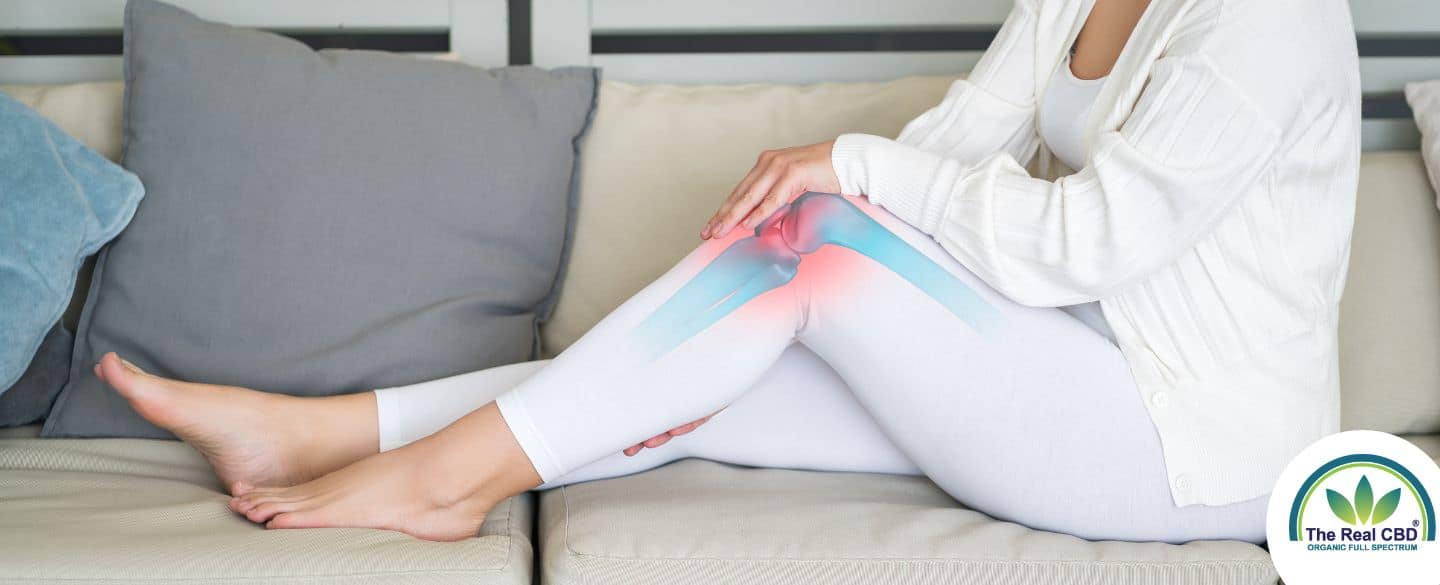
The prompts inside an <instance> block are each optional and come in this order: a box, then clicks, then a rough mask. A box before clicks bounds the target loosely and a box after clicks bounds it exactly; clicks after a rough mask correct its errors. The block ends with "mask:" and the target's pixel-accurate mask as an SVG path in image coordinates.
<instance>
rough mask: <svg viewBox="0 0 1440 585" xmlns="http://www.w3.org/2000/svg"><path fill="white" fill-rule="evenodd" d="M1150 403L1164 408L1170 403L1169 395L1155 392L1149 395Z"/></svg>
mask: <svg viewBox="0 0 1440 585" xmlns="http://www.w3.org/2000/svg"><path fill="white" fill-rule="evenodd" d="M1150 404H1153V405H1154V406H1155V408H1165V407H1166V406H1167V405H1169V404H1170V395H1169V394H1166V393H1164V392H1156V393H1154V394H1151V395H1150Z"/></svg>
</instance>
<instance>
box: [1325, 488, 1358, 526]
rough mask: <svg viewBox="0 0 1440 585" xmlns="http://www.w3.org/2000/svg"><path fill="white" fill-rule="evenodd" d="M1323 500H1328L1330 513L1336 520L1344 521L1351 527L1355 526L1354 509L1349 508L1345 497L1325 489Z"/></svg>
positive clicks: (1348, 502)
mask: <svg viewBox="0 0 1440 585" xmlns="http://www.w3.org/2000/svg"><path fill="white" fill-rule="evenodd" d="M1325 499H1327V500H1330V511H1331V512H1334V513H1335V517H1336V518H1339V519H1341V520H1344V521H1345V523H1346V524H1350V525H1352V526H1353V525H1354V524H1355V508H1352V507H1350V501H1349V500H1346V499H1345V496H1342V495H1340V492H1337V491H1335V490H1330V489H1327V490H1325Z"/></svg>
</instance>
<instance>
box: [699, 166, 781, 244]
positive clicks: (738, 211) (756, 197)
mask: <svg viewBox="0 0 1440 585" xmlns="http://www.w3.org/2000/svg"><path fill="white" fill-rule="evenodd" d="M780 179H781V177H780V176H779V173H777V172H775V171H774V170H773V169H772V170H767V171H766V172H765V173H764V174H762V175H760V178H758V179H756V180H755V184H753V185H751V186H750V190H749V191H746V192H745V194H744V195H743V196H741V198H740V200H739V201H738V202H737V203H736V204H735V205H733V206H731V207H730V209H729V211H728V212H727V213H725V214H724V215H723V216H722V217H721V218H720V221H718V222H716V223H715V229H713V230H711V232H712V234H714V235H715V236H716V237H721V238H723V237H725V236H726V235H728V234H729V233H730V230H732V229H735V226H736V225H737V224H739V223H740V220H741V219H742V218H744V217H745V215H746V214H748V213H750V211H751V210H753V209H755V206H756V205H759V204H760V200H761V198H763V197H765V194H766V193H768V192H770V188H771V187H773V186H774V185H775V183H776V182H777V181H779V180H780Z"/></svg>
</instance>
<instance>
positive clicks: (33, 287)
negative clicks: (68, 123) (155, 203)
mask: <svg viewBox="0 0 1440 585" xmlns="http://www.w3.org/2000/svg"><path fill="white" fill-rule="evenodd" d="M0 128H4V132H0V234H4V235H3V237H0V283H3V285H0V307H3V309H0V331H3V332H4V336H3V337H0V394H8V393H12V392H20V393H24V394H25V395H26V400H25V401H26V402H29V401H30V400H29V399H30V398H31V397H36V396H49V395H53V392H54V388H46V387H41V386H37V384H41V383H46V382H54V381H57V380H59V381H63V379H64V378H63V375H61V373H59V372H34V371H33V368H32V367H31V366H32V358H34V357H35V356H36V354H37V352H39V351H40V350H41V344H42V342H44V341H46V340H47V339H49V340H51V342H52V343H53V342H54V340H55V339H57V338H56V337H55V336H53V335H50V332H51V331H52V328H53V327H54V326H55V325H56V324H57V323H59V322H60V320H61V316H62V315H63V314H64V311H65V307H66V306H67V305H68V304H69V302H70V293H71V291H72V289H73V288H74V286H75V281H76V277H77V275H78V273H79V270H80V267H81V264H82V263H83V262H84V260H85V257H86V256H89V255H91V254H94V253H95V252H96V251H97V250H99V249H100V247H101V246H103V245H105V244H106V243H107V242H109V241H110V240H111V239H112V238H114V237H115V235H116V234H118V233H120V230H122V229H124V227H125V226H126V225H127V224H128V223H129V222H130V220H131V217H132V216H133V215H134V213H135V208H136V206H137V205H138V204H139V202H140V199H141V198H142V197H144V195H145V190H144V188H143V187H142V186H141V184H140V180H139V179H138V178H136V176H135V175H134V174H132V173H130V172H129V171H126V170H125V169H123V168H121V167H120V166H118V165H116V164H115V163H112V162H110V161H109V160H106V159H105V157H104V156H101V155H100V154H99V153H97V152H95V151H94V150H92V149H90V148H89V147H87V146H85V144H83V143H81V142H80V141H78V140H76V139H74V138H73V137H71V136H70V135H69V134H67V133H65V131H64V130H62V129H60V128H59V127H58V126H56V125H55V123H54V122H51V121H50V120H49V119H47V118H45V117H44V116H42V115H40V114H39V113H37V112H35V111H34V110H32V109H30V108H29V107H28V106H26V105H25V104H23V103H21V102H19V101H17V100H15V99H13V98H11V97H9V96H5V95H0ZM57 349H58V348H54V347H52V348H48V350H47V351H45V352H43V355H44V357H47V358H49V357H53V352H54V351H56V350H57ZM57 365H59V364H58V362H55V361H53V360H50V359H43V360H41V361H40V362H39V363H38V364H35V366H36V367H47V368H48V367H54V366H57ZM27 371H30V372H31V374H30V375H24V376H22V375H23V374H26V372H27ZM57 376H60V377H58V378H57ZM22 380H23V384H17V382H21V381H22ZM16 404H19V403H16ZM33 414H35V413H32V412H25V413H21V412H13V413H5V414H4V415H0V416H3V417H4V418H10V417H11V416H14V417H15V418H17V419H24V418H30V419H31V420H33V417H32V415H33ZM41 415H42V416H43V413H41ZM19 422H29V421H25V420H22V421H19Z"/></svg>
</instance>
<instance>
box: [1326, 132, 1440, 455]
mask: <svg viewBox="0 0 1440 585" xmlns="http://www.w3.org/2000/svg"><path fill="white" fill-rule="evenodd" d="M1434 197H1435V194H1434V193H1433V192H1432V191H1431V190H1430V188H1429V184H1428V183H1427V182H1426V179H1425V165H1424V164H1423V163H1422V162H1421V158H1420V157H1419V156H1417V155H1416V153H1415V152H1414V151H1396V152H1371V153H1366V154H1365V156H1364V157H1363V158H1362V160H1361V163H1360V192H1359V194H1358V195H1357V197H1356V201H1355V228H1354V234H1353V236H1352V238H1351V243H1350V273H1349V275H1348V277H1347V278H1346V281H1345V296H1344V297H1343V298H1342V299H1341V301H1340V393H1341V397H1340V404H1341V406H1342V407H1343V411H1344V414H1343V416H1342V417H1341V424H1342V425H1343V426H1344V428H1345V429H1346V430H1349V429H1371V430H1377V431H1385V432H1388V433H1393V434H1397V435H1401V434H1406V433H1440V360H1437V359H1436V356H1440V210H1436V209H1435V207H1434V206H1432V205H1431V203H1432V199H1433V198H1434Z"/></svg>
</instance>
